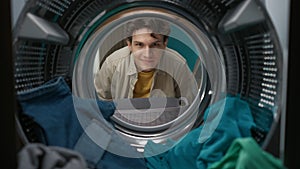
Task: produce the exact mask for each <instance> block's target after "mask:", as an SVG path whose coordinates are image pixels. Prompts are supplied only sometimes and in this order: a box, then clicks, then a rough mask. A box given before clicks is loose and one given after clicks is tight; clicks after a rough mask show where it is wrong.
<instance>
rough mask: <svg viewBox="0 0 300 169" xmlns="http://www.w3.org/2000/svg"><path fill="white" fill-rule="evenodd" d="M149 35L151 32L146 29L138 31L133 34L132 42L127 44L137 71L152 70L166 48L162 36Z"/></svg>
mask: <svg viewBox="0 0 300 169" xmlns="http://www.w3.org/2000/svg"><path fill="white" fill-rule="evenodd" d="M151 34H152V32H151V30H149V29H147V28H143V29H139V30H136V31H135V32H133V35H132V42H127V44H128V47H129V48H130V50H131V52H132V54H133V56H134V62H135V65H136V67H137V69H138V71H151V70H152V69H154V68H155V67H156V66H157V64H158V62H159V60H160V57H161V56H162V55H163V52H164V49H165V48H166V46H167V41H165V42H164V39H163V38H164V36H163V35H159V34H154V35H151Z"/></svg>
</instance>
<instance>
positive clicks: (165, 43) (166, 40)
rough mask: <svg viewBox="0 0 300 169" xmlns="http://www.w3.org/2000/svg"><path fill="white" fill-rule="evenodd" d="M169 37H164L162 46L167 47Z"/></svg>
mask: <svg viewBox="0 0 300 169" xmlns="http://www.w3.org/2000/svg"><path fill="white" fill-rule="evenodd" d="M168 40H169V38H166V39H165V41H164V46H165V47H167V45H168Z"/></svg>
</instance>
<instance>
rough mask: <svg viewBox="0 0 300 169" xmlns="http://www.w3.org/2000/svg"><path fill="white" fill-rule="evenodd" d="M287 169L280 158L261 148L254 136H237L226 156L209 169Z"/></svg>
mask: <svg viewBox="0 0 300 169" xmlns="http://www.w3.org/2000/svg"><path fill="white" fill-rule="evenodd" d="M234 168H236V169H286V167H285V166H284V165H283V163H282V161H281V160H280V159H277V158H275V157H274V156H273V155H272V154H269V153H268V152H266V151H264V150H263V149H261V147H260V146H259V145H258V144H257V142H256V141H255V140H254V139H253V138H252V137H249V138H248V137H247V138H237V139H235V140H234V142H233V143H232V144H231V146H230V147H229V149H228V151H227V152H226V154H225V156H224V157H223V158H222V159H221V160H220V161H218V162H215V163H213V164H211V165H210V166H209V167H208V169H234Z"/></svg>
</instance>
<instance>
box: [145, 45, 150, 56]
mask: <svg viewBox="0 0 300 169" xmlns="http://www.w3.org/2000/svg"><path fill="white" fill-rule="evenodd" d="M144 56H145V57H151V48H150V47H149V46H145V48H144Z"/></svg>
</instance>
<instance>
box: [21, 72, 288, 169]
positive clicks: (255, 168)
mask: <svg viewBox="0 0 300 169" xmlns="http://www.w3.org/2000/svg"><path fill="white" fill-rule="evenodd" d="M18 101H19V103H20V105H21V107H22V111H23V113H24V114H26V115H27V116H30V117H32V118H33V120H34V121H35V122H36V123H37V124H39V125H40V127H41V129H42V131H43V132H44V136H43V137H45V142H44V143H30V144H27V145H25V146H24V147H23V149H21V151H20V152H19V153H18V165H19V166H18V169H26V168H28V169H29V168H30V169H35V168H42V169H51V168H62V169H69V168H70V169H71V168H72V169H77V168H78V169H80V168H95V169H102V168H112V169H127V168H128V169H146V168H147V169H183V168H190V169H224V168H228V169H229V168H252V169H259V168H262V169H265V168H268V169H284V168H285V167H284V165H283V164H282V162H281V161H280V160H279V159H276V158H275V157H273V156H272V155H271V154H268V153H267V152H265V151H263V150H262V149H261V147H260V146H259V145H258V143H257V142H256V141H255V140H254V139H253V137H252V133H251V129H253V128H255V127H256V123H255V121H254V119H253V116H252V115H253V112H251V110H250V108H249V105H248V104H247V102H245V101H243V100H242V99H240V98H239V97H238V96H230V95H228V96H226V97H225V98H224V99H222V100H220V101H218V102H216V103H214V104H212V105H211V106H210V107H208V108H207V109H206V110H205V113H204V123H203V124H202V125H200V126H199V127H197V128H195V129H193V130H192V131H190V132H189V133H187V134H186V135H185V136H184V137H182V138H181V139H180V140H178V141H175V140H168V141H167V143H165V144H157V143H154V142H152V141H149V142H148V143H147V144H146V146H145V149H144V154H141V153H139V152H137V151H136V150H135V149H134V148H133V147H131V146H130V145H129V144H128V143H127V142H126V141H125V140H123V139H122V138H121V137H120V136H119V135H118V134H117V133H116V132H115V129H114V127H113V125H112V123H110V120H109V119H110V118H109V117H110V116H111V115H112V114H113V113H114V110H115V106H114V103H112V102H108V101H100V100H96V101H95V99H86V98H85V99H83V98H78V97H76V96H73V95H72V92H71V90H70V88H69V86H68V85H67V83H66V82H65V81H64V79H63V78H62V77H58V78H54V79H52V80H50V81H49V82H47V83H45V84H44V85H41V86H40V87H38V88H34V89H32V90H28V91H25V92H20V93H19V94H18ZM162 150H164V151H163V152H162ZM117 151H119V152H123V153H124V154H122V155H118V154H115V153H114V152H117ZM160 152H162V153H160ZM134 157H136V158H134Z"/></svg>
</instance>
